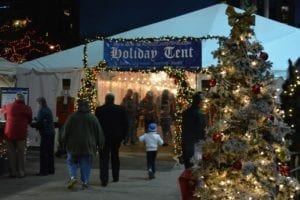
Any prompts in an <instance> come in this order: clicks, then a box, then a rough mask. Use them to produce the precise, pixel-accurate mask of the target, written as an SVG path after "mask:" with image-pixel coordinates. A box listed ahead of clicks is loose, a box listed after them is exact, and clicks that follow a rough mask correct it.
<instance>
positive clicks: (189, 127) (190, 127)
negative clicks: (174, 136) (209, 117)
mask: <svg viewBox="0 0 300 200" xmlns="http://www.w3.org/2000/svg"><path fill="white" fill-rule="evenodd" d="M201 103H202V98H201V94H200V93H199V92H197V93H196V94H194V95H193V101H192V105H191V107H189V108H188V109H186V110H185V111H184V112H183V114H182V137H181V138H182V157H183V162H184V167H185V169H188V168H190V167H192V166H193V164H192V163H191V162H190V159H191V158H192V156H193V155H194V144H195V143H197V142H199V140H203V139H204V138H205V130H204V129H205V127H206V118H205V115H204V114H203V113H202V112H201V110H200V106H201Z"/></svg>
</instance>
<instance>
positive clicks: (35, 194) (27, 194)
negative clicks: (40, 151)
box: [0, 151, 183, 200]
mask: <svg viewBox="0 0 300 200" xmlns="http://www.w3.org/2000/svg"><path fill="white" fill-rule="evenodd" d="M34 157H35V156H32V158H29V161H28V162H27V172H28V175H27V176H26V177H25V178H22V179H11V178H8V175H7V174H6V175H3V176H1V177H0V199H9V200H35V199H37V200H50V199H51V200H53V199H55V200H69V199H70V200H76V199H86V200H93V199H97V200H122V199H125V200H127V199H128V200H153V199H154V200H180V199H181V198H180V191H179V186H178V182H177V178H178V177H179V175H180V173H181V172H182V170H183V166H181V165H177V164H176V162H175V161H174V160H173V159H172V154H170V153H167V152H161V153H160V155H159V157H158V161H157V173H156V178H155V179H153V180H148V179H147V174H146V170H145V157H144V155H143V154H141V153H139V152H136V153H134V152H128V151H127V152H126V151H125V152H122V153H121V154H120V157H121V171H120V181H119V182H117V183H113V182H109V184H108V186H107V187H101V186H100V181H99V169H98V166H97V161H95V164H94V167H93V169H92V174H91V180H90V187H89V188H88V189H87V190H81V186H80V185H78V186H77V187H76V188H75V189H74V190H68V189H67V188H66V187H65V185H66V182H67V179H68V176H67V169H66V164H65V161H64V159H56V164H55V166H56V173H55V175H51V176H44V177H37V176H35V175H34V174H35V173H36V172H37V169H38V160H37V159H35V158H34Z"/></svg>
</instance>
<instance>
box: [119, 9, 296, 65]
mask: <svg viewBox="0 0 300 200" xmlns="http://www.w3.org/2000/svg"><path fill="white" fill-rule="evenodd" d="M226 8H227V5H226V4H217V5H214V6H211V7H208V8H205V9H201V10H198V11H194V12H191V13H188V14H185V15H182V16H178V17H174V18H171V19H168V20H164V21H161V22H157V23H155V24H151V25H147V26H143V27H140V28H136V29H133V30H130V31H126V32H124V33H120V34H117V35H114V37H116V38H118V37H120V38H138V37H144V38H148V37H150V38H151V37H162V36H175V37H183V36H190V37H201V36H207V35H210V36H229V34H230V30H231V27H230V26H229V25H228V18H227V15H226V14H225V12H226ZM235 10H236V11H237V12H243V10H241V9H237V8H235ZM254 32H255V37H256V39H257V40H258V41H259V42H261V44H262V45H263V47H264V49H265V51H266V52H267V53H268V54H269V60H270V61H271V62H272V63H273V70H285V69H286V68H287V66H288V59H289V58H290V59H292V60H296V59H297V58H298V57H299V56H300V46H299V45H296V44H300V29H298V28H295V27H292V26H289V25H286V24H283V23H279V22H276V21H273V20H271V19H268V18H265V17H261V16H259V15H256V24H255V26H254ZM217 48H218V44H217V42H216V41H214V40H207V41H203V47H202V66H203V67H205V66H209V65H211V64H215V63H216V60H214V59H213V57H212V54H211V52H212V51H214V50H216V49H217Z"/></svg>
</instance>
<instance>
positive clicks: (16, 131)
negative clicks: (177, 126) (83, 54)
mask: <svg viewBox="0 0 300 200" xmlns="http://www.w3.org/2000/svg"><path fill="white" fill-rule="evenodd" d="M36 101H37V104H38V112H37V115H36V117H33V113H32V110H31V108H30V107H29V106H28V105H25V102H24V96H23V95H22V94H17V96H16V99H15V101H14V102H13V103H11V104H8V105H5V106H3V108H2V109H1V112H2V113H3V114H4V116H5V119H6V126H5V130H4V136H5V139H6V140H7V145H8V150H7V156H8V161H9V173H10V177H12V178H15V177H19V178H23V177H25V176H26V172H25V157H24V154H25V147H26V137H27V126H28V125H31V126H32V127H34V128H36V129H37V130H38V132H39V134H40V137H41V140H40V169H39V171H38V173H37V175H39V176H46V175H51V174H54V173H55V164H54V140H55V139H54V138H55V128H54V120H53V119H54V117H53V114H52V111H51V109H50V108H49V107H48V106H47V102H46V99H45V98H44V97H40V98H38V99H37V100H36ZM77 105H78V108H77V110H76V111H75V112H73V113H72V114H70V115H69V116H68V118H67V119H66V121H65V123H64V125H63V131H60V134H61V135H60V137H59V142H60V143H63V144H64V145H65V147H66V151H67V156H66V164H67V169H68V173H69V178H70V180H69V182H68V185H67V187H68V188H73V187H74V186H75V185H76V184H77V182H78V181H79V180H78V179H77V170H78V169H77V168H78V167H79V168H80V181H81V184H82V188H83V189H86V188H87V187H88V184H89V178H90V173H91V167H92V163H93V159H94V157H95V155H96V154H97V153H99V162H100V181H101V185H102V186H103V187H106V186H107V184H108V182H109V163H110V165H111V170H112V180H113V182H118V181H119V173H120V158H119V150H120V147H121V145H122V143H123V144H125V145H128V144H135V143H136V142H137V141H140V142H142V143H143V144H144V146H145V151H146V159H147V172H148V176H149V179H153V178H155V171H156V167H155V160H156V156H157V150H158V146H160V145H165V146H166V145H169V144H170V143H171V141H172V131H171V130H172V129H171V125H172V122H173V120H174V112H175V99H174V95H172V94H171V93H170V92H169V91H168V90H163V91H162V93H161V95H160V96H159V97H156V98H155V97H154V94H153V92H152V91H148V92H147V94H146V95H145V97H144V98H143V99H141V101H139V94H138V93H136V92H134V91H133V90H131V89H128V91H127V93H126V95H125V96H124V98H123V100H122V102H121V104H120V105H117V104H116V103H115V96H114V94H112V93H108V94H107V95H106V96H105V102H104V104H103V105H101V106H98V107H97V108H96V110H95V111H94V114H93V113H92V112H91V110H90V105H89V102H88V101H86V100H84V99H80V100H78V102H77ZM200 106H201V95H200V94H199V93H197V94H195V95H194V97H193V103H192V105H191V107H190V108H189V109H187V110H186V111H185V112H184V113H183V124H182V130H183V132H182V138H183V141H182V145H183V159H184V165H185V167H186V168H189V167H191V166H192V165H191V163H190V159H191V157H192V154H193V151H194V149H193V145H194V143H196V142H198V140H199V139H203V138H204V128H205V126H206V123H205V116H204V115H203V114H202V113H201V111H200ZM141 119H142V120H141ZM32 120H33V121H34V123H33V122H32ZM141 121H142V124H143V132H142V133H141V134H137V129H138V126H139V124H140V122H141ZM158 125H160V126H161V131H162V134H161V135H162V138H161V136H160V134H159V132H158ZM138 135H140V136H139V137H138Z"/></svg>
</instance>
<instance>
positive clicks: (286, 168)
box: [279, 164, 289, 176]
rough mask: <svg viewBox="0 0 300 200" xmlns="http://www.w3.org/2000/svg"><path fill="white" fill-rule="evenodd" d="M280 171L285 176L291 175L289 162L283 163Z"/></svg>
mask: <svg viewBox="0 0 300 200" xmlns="http://www.w3.org/2000/svg"><path fill="white" fill-rule="evenodd" d="M279 172H280V174H281V175H283V176H289V166H288V165H287V164H284V165H281V166H280V167H279Z"/></svg>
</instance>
